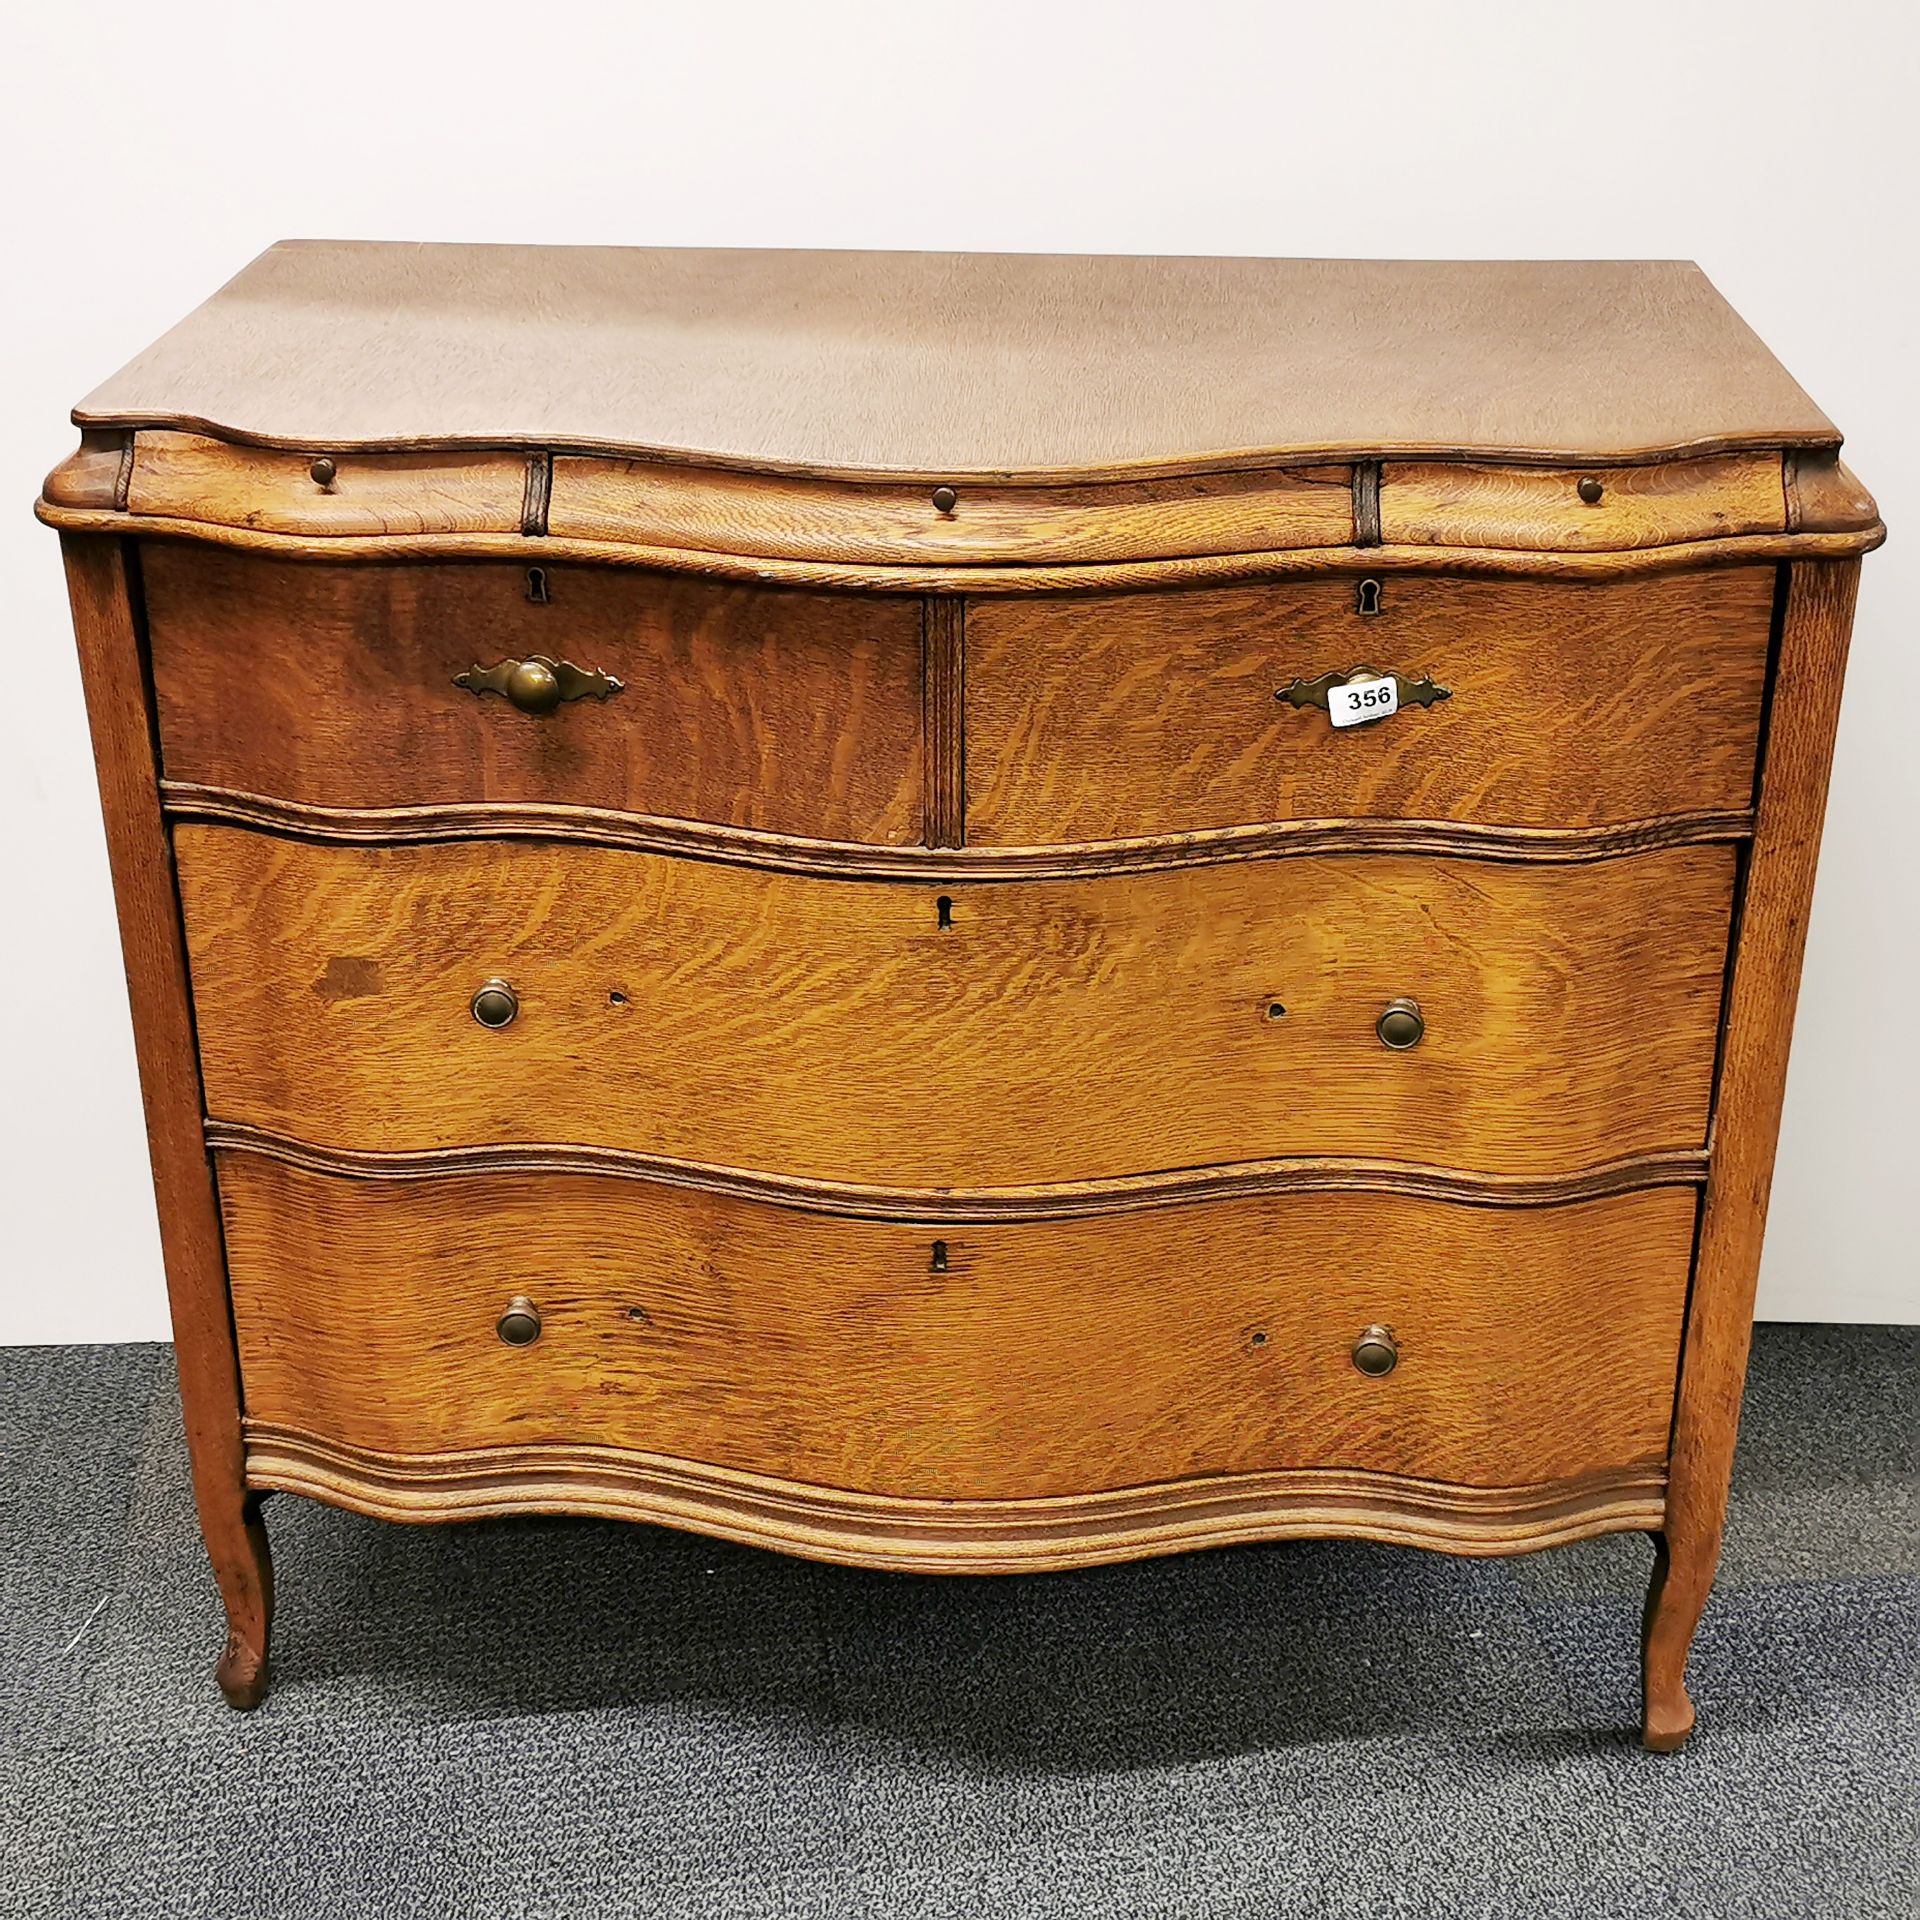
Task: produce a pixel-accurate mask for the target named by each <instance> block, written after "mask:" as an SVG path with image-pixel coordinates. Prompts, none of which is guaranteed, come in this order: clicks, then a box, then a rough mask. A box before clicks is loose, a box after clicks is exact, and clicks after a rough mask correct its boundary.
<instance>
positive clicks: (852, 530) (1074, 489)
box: [548, 454, 1353, 566]
mask: <svg viewBox="0 0 1920 1920" xmlns="http://www.w3.org/2000/svg"><path fill="white" fill-rule="evenodd" d="M548 531H549V532H550V533H551V534H553V535H554V536H555V537H556V538H571V539H585V540H620V541H628V542H637V543H639V544H642V545H646V546H657V547H664V548H682V547H685V548H692V549H695V550H698V551H704V552H718V553H731V554H752V555H757V556H761V557H764V558H768V559H783V560H803V561H814V562H824V563H828V564H835V565H847V566H991V565H999V566H1035V565H1040V566H1073V565H1087V564H1090V563H1095V562H1109V561H1127V560H1165V559H1174V558H1179V557H1181V556H1184V555H1192V554H1222V553H1259V552H1265V551H1268V550H1270V549H1272V548H1276V547H1339V546H1345V545H1346V544H1347V542H1348V541H1349V540H1351V539H1352V538H1353V485H1352V469H1351V468H1349V467H1344V466H1337V467H1288V468H1282V469H1279V470H1278V471H1265V472H1263V471H1254V472H1246V473H1207V474H1190V475H1185V476H1182V477H1180V478H1176V479H1162V480H1120V481H1110V482H1105V483H1091V484H1086V485H1079V486H1013V485H1009V484H1007V483H1005V482H998V481H992V480H984V479H977V478H968V479H962V480H961V481H960V483H959V484H958V485H956V486H941V487H935V486H934V485H933V484H932V483H927V484H924V485H922V484H918V483H908V482H904V481H849V480H819V479H810V478H807V477H804V476H801V475H797V474H755V473H738V472H732V471H726V472H720V471H715V470H713V469H711V468H700V467H687V466H678V465H663V464H660V463H656V462H648V461H635V460H608V459H599V458H592V457H589V456H586V455H564V454H563V455H561V456H559V457H557V458H556V459H555V461H554V463H553V498H552V507H551V513H550V517H549V521H548Z"/></svg>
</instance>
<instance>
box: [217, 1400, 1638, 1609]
mask: <svg viewBox="0 0 1920 1920" xmlns="http://www.w3.org/2000/svg"><path fill="white" fill-rule="evenodd" d="M246 1445H247V1478H248V1482H249V1484H250V1485H252V1486H255V1487H261V1488H266V1487H272V1488H278V1489H281V1490H283V1491H286V1492H290V1493H305V1494H310V1495H312V1496H314V1497H315V1498H317V1499H321V1500H328V1501H331V1502H333V1503H334V1504H336V1505H339V1506H345V1507H351V1508H353V1509H355V1510H356V1511H358V1512H362V1513H368V1514H372V1515H375V1516H377V1517H379V1518H381V1519H388V1520H413V1521H432V1520H477V1519H495V1518H499V1517H502V1516H505V1515H508V1514H520V1513H568V1514H581V1515H591V1516H595V1517H602V1518H609V1519H621V1520H645V1521H652V1522H654V1523H656V1524H658V1525H661V1526H671V1527H682V1528H686V1529H689V1530H691V1531H693V1532H696V1533H707V1534H713V1535H717V1536H718V1537H720V1538H721V1539H726V1540H736V1541H740V1542H743V1543H745V1544H747V1545H751V1546H761V1547H773V1548H777V1549H779V1550H781V1551H784V1552H788V1553H799V1554H804V1555H806V1556H808V1557H809V1558H812V1559H817V1560H832V1561H838V1562H841V1563H843V1564H846V1565H850V1566H864V1567H879V1568H891V1569H894V1570H897V1571H902V1572H916V1573H941V1572H954V1573H1012V1572H1018V1571H1023V1570H1024V1571H1040V1570H1048V1569H1059V1568H1066V1567H1081V1566H1093V1565H1098V1564H1099V1563H1101V1562H1103V1561H1112V1560H1129V1559H1136V1558H1139V1557H1142V1556H1145V1555H1150V1554H1164V1553H1179V1552H1184V1551H1186V1550H1189V1549H1192V1548H1197V1547H1212V1546H1224V1545H1228V1544H1231V1543H1233V1542H1236V1541H1249V1540H1277V1539H1289V1538H1335V1537H1342V1536H1350V1537H1359V1538H1364V1539H1369V1540H1385V1541H1391V1542H1394V1543H1396V1544H1399V1545H1404V1546H1418V1547H1436V1548H1443V1549H1445V1550H1446V1551H1448V1552H1450V1553H1464V1554H1507V1553H1527V1552H1531V1551H1533V1550H1534V1549H1536V1548H1539V1547H1549V1546H1558V1545H1560V1544H1562V1543H1564V1542H1566V1541H1569V1540H1579V1539H1584V1538H1587V1537H1588V1536H1590V1535H1593V1534H1600V1533H1620V1532H1628V1531H1643V1532H1645V1531H1652V1530H1655V1529H1657V1528H1658V1527H1659V1525H1660V1523H1661V1519H1662V1516H1663V1514H1664V1511H1665V1494H1666V1476H1665V1473H1664V1471H1663V1470H1662V1469H1661V1468H1660V1467H1659V1466H1657V1465H1641V1466H1630V1467H1620V1468H1615V1469H1612V1470H1609V1471H1606V1472H1599V1473H1594V1474H1590V1475H1587V1476H1585V1477H1583V1478H1582V1479H1579V1480H1571V1481H1562V1482H1556V1483H1552V1484H1548V1485H1543V1486H1529V1487H1461V1486H1451V1485H1447V1484H1445V1483H1442V1482H1439V1481H1432V1480H1414V1479H1409V1478H1406V1477H1404V1476H1402V1475H1398V1474H1381V1473H1358V1472H1344V1471H1333V1470H1307V1471H1291V1472H1273V1473H1246V1474H1223V1475H1219V1476H1216V1477H1213V1478H1208V1479H1200V1480H1187V1481H1176V1482H1172V1483H1169V1484H1163V1485H1159V1486H1147V1487H1129V1488H1124V1489H1119V1490H1115V1491H1102V1492H1094V1493H1087V1494H1082V1495H1069V1496H1063V1497H1057V1498H1049V1499H1039V1500H928V1499H900V1498H892V1497H888V1496H885V1495H880V1494H866V1493H852V1492H845V1491H842V1490H839V1489H835V1488H829V1487H810V1486H803V1485H801V1484H799V1483H797V1482H794V1481H788V1480H777V1479H773V1478H771V1477H769V1476H767V1475H763V1474H755V1473H747V1472H744V1471H741V1470H738V1469H734V1468H728V1467H718V1466H710V1465H706V1464H703V1463H700V1462H695V1461H687V1460H674V1459H670V1458H667V1457H665V1456H663V1455H659V1454H650V1453H628V1452H623V1451H620V1450H618V1449H616V1448H611V1447H583V1446H564V1445H558V1444H553V1445H520V1446H504V1447H494V1448H487V1449H484V1450H477V1451H473V1452H466V1453H439V1454H418V1455H399V1454H386V1453H374V1452H371V1451H369V1450H367V1449H364V1448H359V1447H352V1446H348V1445H346V1444H344V1443H341V1442H338V1441H332V1440H327V1439H323V1438H321V1437H320V1436H318V1435H315V1434H309V1433H302V1432H298V1431H296V1430H293V1429H290V1428H284V1427H276V1426H272V1425H269V1424H267V1423H265V1422H262V1421H256V1420H249V1421H248V1422H247V1425H246Z"/></svg>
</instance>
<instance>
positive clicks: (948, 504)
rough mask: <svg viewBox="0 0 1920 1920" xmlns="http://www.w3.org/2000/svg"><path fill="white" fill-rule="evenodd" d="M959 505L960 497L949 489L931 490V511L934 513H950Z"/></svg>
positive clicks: (938, 488)
mask: <svg viewBox="0 0 1920 1920" xmlns="http://www.w3.org/2000/svg"><path fill="white" fill-rule="evenodd" d="M959 504H960V496H959V495H958V494H957V493H955V492H954V490H953V489H952V488H951V487H935V488H934V490H933V510H934V512H935V513H951V512H952V511H953V510H954V508H955V507H957V506H958V505H959Z"/></svg>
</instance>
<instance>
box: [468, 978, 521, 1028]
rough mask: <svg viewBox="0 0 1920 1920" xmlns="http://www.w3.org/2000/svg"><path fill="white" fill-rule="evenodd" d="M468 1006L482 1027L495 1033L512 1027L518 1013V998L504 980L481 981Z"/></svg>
mask: <svg viewBox="0 0 1920 1920" xmlns="http://www.w3.org/2000/svg"><path fill="white" fill-rule="evenodd" d="M470 1005H471V1007H472V1011H473V1017H474V1018H475V1019H476V1020H478V1021H479V1022H480V1024H481V1025H482V1026H483V1027H492V1028H494V1029H495V1030H496V1031H497V1030H498V1029H499V1028H501V1027H510V1026H512V1025H513V1023H514V1020H515V1018H516V1017H517V1016H518V1014H519V1012H520V996H519V995H518V994H517V993H515V992H514V990H513V989H512V988H511V987H510V986H508V985H507V983H506V982H505V981H504V980H483V981H482V982H481V983H480V986H479V988H478V990H477V991H476V992H475V994H474V996H473V999H472V1001H471V1003H470Z"/></svg>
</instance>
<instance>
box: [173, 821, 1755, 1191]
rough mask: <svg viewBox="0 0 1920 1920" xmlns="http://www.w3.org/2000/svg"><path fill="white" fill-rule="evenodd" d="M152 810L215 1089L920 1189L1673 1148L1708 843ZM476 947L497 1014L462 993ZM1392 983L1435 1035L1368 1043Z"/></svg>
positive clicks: (1702, 1079) (1719, 945)
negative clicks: (1435, 854)
mask: <svg viewBox="0 0 1920 1920" xmlns="http://www.w3.org/2000/svg"><path fill="white" fill-rule="evenodd" d="M175 845H176V850H177V859H178V869H179V877H180V888H181V897H182V901H183V905H184V909H185V916H186V930H187V941H188V947H189V951H190V956H191V962H192V969H193V991H194V1008H195V1015H196V1023H197V1027H198V1032H199V1037H200V1044H201V1048H202V1053H203V1061H204V1072H205V1081H206V1095H207V1103H208V1108H209V1111H210V1112H211V1113H212V1114H213V1115H214V1116H215V1117H216V1118H217V1119H220V1120H223V1121H229V1122H241V1123H246V1124H251V1125H255V1126H259V1127H264V1128H267V1129H270V1130H272V1131H275V1132H281V1133H285V1134H290V1135H294V1136H298V1137H300V1138H303V1139H306V1140H310V1141H314V1142H317V1143H321V1144H326V1145H330V1146H337V1147H343V1148H349V1149H356V1150H376V1151H403V1152H404V1151H422V1150H434V1149H444V1148H453V1147H460V1146H464V1145H468V1144H473V1143H485V1142H505V1141H556V1142H565V1143H579V1144H587V1145H593V1146H598V1147H606V1148H612V1149H621V1150H627V1151H630V1152H638V1153H645V1154H653V1155H664V1156H669V1157H672V1158H675V1159H682V1160H691V1161H695V1162H702V1163H708V1164H718V1165H723V1166H730V1167H739V1168H748V1169H758V1170H765V1171H768V1172H773V1173H779V1174H786V1175H794V1176H804V1177H811V1178H814V1179H826V1180H843V1181H853V1182H870V1183H880V1184H892V1185H904V1186H911V1187H926V1188H949V1187H955V1186H976V1185H977V1186H1002V1185H1026V1184H1032V1183H1041V1182H1058V1181H1079V1180H1099V1179H1111V1178H1114V1177H1118V1176H1127V1175H1131V1174H1136V1173H1139V1172H1141V1171H1143V1170H1148V1169H1159V1168H1184V1167H1201V1166H1211V1165H1218V1164H1221V1163H1232V1162H1239V1161H1246V1160H1260V1159H1267V1158H1274V1157H1280V1156H1291V1155H1356V1156H1366V1157H1371V1158H1386V1159H1392V1160H1402V1161H1412V1162H1420V1163H1434V1164H1440V1165H1445V1166H1452V1167H1458V1168H1465V1169H1477V1170H1484V1171H1487V1172H1490V1173H1503V1174H1523V1175H1524V1174H1553V1173H1561V1172H1566V1171H1568V1170H1573V1169H1580V1168H1584V1167H1588V1166H1591V1165H1597V1164H1600V1163H1604V1162H1608V1161H1610V1160H1613V1159H1616V1158H1620V1157H1623V1156H1629V1155H1634V1154H1638V1153H1642V1152H1648V1151H1654V1150H1659V1149H1676V1148H1678V1149H1692V1150H1695V1151H1697V1150H1699V1149H1700V1148H1701V1147H1702V1146H1703V1144H1704V1141H1705V1137H1706V1128H1707V1113H1708V1099H1709V1088H1710V1081H1711V1077H1712V1071H1713V1058H1714V1042H1715V1034H1716V1030H1717V1027H1718V1022H1719V1012H1720V995H1721V984H1722V977H1723V972H1724V953H1725V943H1726V935H1727V924H1728V915H1729V910H1730V901H1731V890H1732V881H1733V866H1734V857H1733V851H1732V849H1731V848H1728V847H1725V846H1720V845H1706V846H1694V847H1677V848H1668V849H1663V850H1660V851H1656V852H1649V853H1645V854H1640V855H1636V856H1633V857H1631V858H1626V859H1620V860H1613V861H1601V862H1592V863H1578V864H1567V865H1552V864H1545V863H1529V864H1499V863H1490V862H1476V861H1469V860H1455V859H1415V858H1409V857H1400V856H1366V857H1360V856H1347V857H1336V856H1312V857H1301V858H1297V859H1286V860H1268V861H1249V862H1241V863H1235V864H1227V865H1216V866H1210V867H1198V868H1181V869H1173V870H1168V871H1161V872H1155V873H1148V874H1140V875H1105V876H1100V877H1093V878H1084V879H1077V880H1060V881H1001V882H991V883H974V884H970V885H967V886H965V887H959V886H955V887H953V888H951V889H950V890H948V891H945V892H942V891H940V890H939V889H937V888H936V887H934V886H931V885H919V884H908V883H883V882H875V881H854V880H844V879H819V878H806V877H801V876H796V875H792V874H786V873H779V872H767V871H760V870H757V869H753V868H747V867H741V866H734V865H730V864H723V863H718V862H695V861H686V860H677V859H672V858H668V857H664V856H659V855H652V854H642V853H635V852H627V851H623V850H619V849H614V848H605V847H597V846H590V845H578V844H575V845H557V844H529V843H520V842H502V841H479V842H466V843H445V844H426V845H412V846H398V847H338V846H327V845H320V844H313V843H308V842H302V841H295V840H288V839H281V838H278V837H275V836H270V835H265V834H256V833H252V832H248V831H244V830H240V829H235V828H230V827H223V826H211V825H187V824H182V825H181V826H179V827H178V828H177V829H176V832H175ZM494 977H498V978H499V979H501V980H503V981H504V982H506V983H507V985H508V987H509V988H510V989H511V990H512V993H513V994H514V995H515V996H516V997H517V1013H516V1014H515V1017H513V1018H512V1020H511V1024H508V1025H505V1026H503V1027H500V1028H498V1029H495V1030H489V1029H487V1028H485V1027H482V1026H481V1025H479V1024H477V1023H476V1020H475V1018H474V1017H473V1015H472V1014H471V1013H470V1011H469V1003H470V1001H471V1000H472V998H473V996H474V995H475V993H476V990H477V989H478V988H480V986H481V985H482V984H483V983H484V982H485V981H487V980H488V979H490V978H494ZM1401 999H1413V1000H1415V1001H1417V1002H1418V1004H1419V1009H1420V1012H1421V1015H1422V1018H1423V1019H1424V1023H1425V1034H1424V1038H1422V1039H1421V1040H1420V1042H1419V1044H1418V1045H1415V1046H1413V1047H1412V1048H1410V1049H1409V1050H1406V1051H1395V1050H1392V1049H1390V1048H1388V1047H1387V1046H1384V1045H1383V1044H1382V1043H1381V1040H1380V1038H1379V1035H1378V1032H1377V1028H1376V1023H1377V1022H1378V1021H1379V1019H1380V1018H1381V1016H1382V1014H1383V1013H1384V1012H1385V1010H1386V1009H1387V1008H1388V1006H1389V1005H1390V1004H1391V1003H1392V1002H1394V1001H1396V1000H1401ZM501 1004H503V1003H501Z"/></svg>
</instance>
